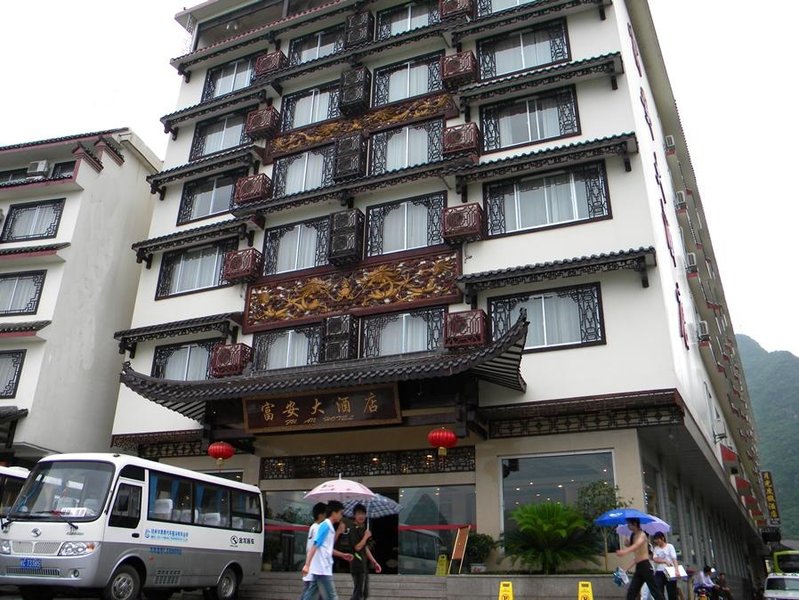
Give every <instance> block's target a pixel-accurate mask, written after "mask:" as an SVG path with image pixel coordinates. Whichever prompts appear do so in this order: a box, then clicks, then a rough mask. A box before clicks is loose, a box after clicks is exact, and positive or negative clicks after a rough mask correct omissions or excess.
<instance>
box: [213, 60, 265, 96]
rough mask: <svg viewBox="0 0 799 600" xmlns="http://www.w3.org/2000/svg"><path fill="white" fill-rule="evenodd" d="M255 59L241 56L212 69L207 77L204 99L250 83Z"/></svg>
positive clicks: (232, 90) (233, 90) (221, 94)
mask: <svg viewBox="0 0 799 600" xmlns="http://www.w3.org/2000/svg"><path fill="white" fill-rule="evenodd" d="M254 66H255V59H254V58H253V57H247V58H240V59H238V60H234V61H231V62H229V63H227V64H226V65H222V66H221V67H217V68H215V69H211V70H209V71H208V76H207V77H206V79H205V89H204V90H203V100H211V99H212V98H217V97H219V96H223V95H224V94H229V93H230V92H235V91H236V90H240V89H242V88H245V87H247V86H249V85H250V79H251V78H252V72H253V68H254Z"/></svg>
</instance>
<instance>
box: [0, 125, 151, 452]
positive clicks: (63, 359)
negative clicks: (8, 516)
mask: <svg viewBox="0 0 799 600" xmlns="http://www.w3.org/2000/svg"><path fill="white" fill-rule="evenodd" d="M160 169H161V161H160V160H158V159H157V158H156V157H155V155H154V154H153V153H152V152H151V151H150V150H149V149H148V148H147V147H146V146H145V145H144V144H143V143H142V142H141V140H140V139H139V138H138V137H137V136H136V135H135V134H134V133H133V132H132V131H130V130H129V129H124V128H123V129H113V130H107V131H99V132H95V133H85V134H80V135H72V136H68V137H61V138H56V139H48V140H41V141H35V142H27V143H23V144H15V145H12V146H2V147H0V214H2V229H0V231H1V233H0V442H1V443H2V445H3V450H2V455H1V456H2V460H3V461H4V462H5V463H6V464H25V465H30V464H31V463H33V462H35V461H36V460H38V459H39V458H41V457H42V456H44V455H46V454H50V453H52V452H67V451H92V450H93V451H100V450H107V449H108V446H109V442H110V439H111V427H112V424H113V420H114V399H115V398H116V396H117V388H118V382H117V373H116V372H117V370H118V366H119V364H120V360H119V356H118V355H115V352H114V351H115V344H114V340H113V337H112V336H113V332H114V331H117V330H118V329H119V328H120V327H128V326H129V325H130V318H131V315H132V313H133V301H134V299H135V295H136V289H137V285H138V280H139V269H138V268H137V266H136V265H135V264H133V265H131V261H130V260H129V253H130V250H129V248H130V244H131V243H132V242H133V241H135V240H136V239H137V238H139V237H140V236H141V235H146V232H147V230H148V227H149V222H150V216H151V212H152V205H153V204H154V200H153V198H152V196H151V195H150V194H149V190H148V186H147V185H146V182H145V181H144V178H145V177H147V176H149V175H152V174H154V173H156V172H158V171H159V170H160Z"/></svg>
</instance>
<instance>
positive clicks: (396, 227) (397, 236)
mask: <svg viewBox="0 0 799 600" xmlns="http://www.w3.org/2000/svg"><path fill="white" fill-rule="evenodd" d="M426 245H427V207H426V206H424V205H423V204H414V203H413V202H403V203H402V204H400V205H399V206H396V207H391V210H388V209H387V210H386V212H385V214H384V217H383V253H384V254H385V253H388V252H397V251H400V250H408V249H410V248H421V247H423V246H426Z"/></svg>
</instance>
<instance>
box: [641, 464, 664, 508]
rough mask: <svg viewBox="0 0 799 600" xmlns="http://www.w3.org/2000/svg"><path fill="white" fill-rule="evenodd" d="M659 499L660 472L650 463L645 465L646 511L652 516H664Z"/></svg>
mask: <svg viewBox="0 0 799 600" xmlns="http://www.w3.org/2000/svg"><path fill="white" fill-rule="evenodd" d="M659 500H660V498H659V497H658V472H657V470H656V469H655V467H653V466H652V465H651V464H649V463H644V510H645V511H646V512H647V513H649V514H650V515H662V511H661V510H660V503H659Z"/></svg>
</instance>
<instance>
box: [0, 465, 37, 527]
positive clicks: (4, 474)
mask: <svg viewBox="0 0 799 600" xmlns="http://www.w3.org/2000/svg"><path fill="white" fill-rule="evenodd" d="M28 473H30V471H28V469H26V468H25V467H5V466H0V517H5V516H6V514H8V511H9V509H10V508H11V505H12V504H13V503H14V500H16V498H17V494H19V491H20V490H21V489H22V484H23V483H25V478H26V477H27V476H28Z"/></svg>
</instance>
